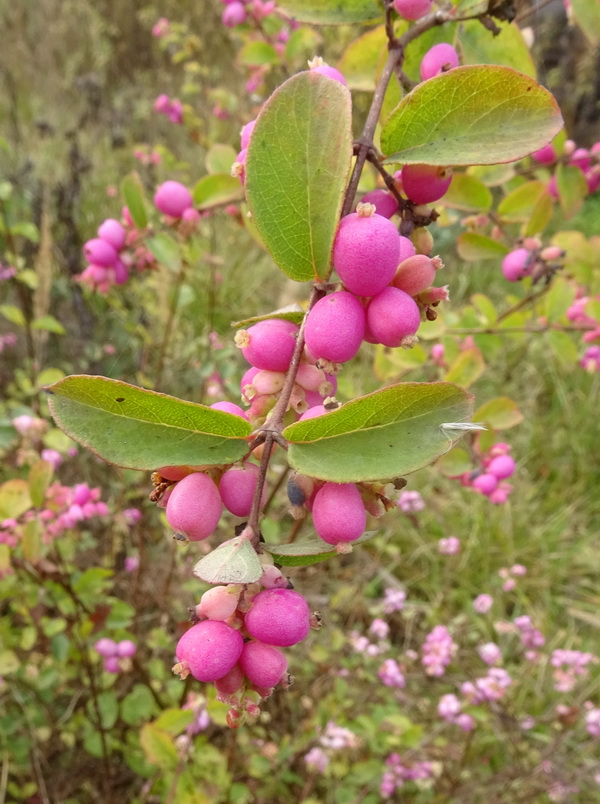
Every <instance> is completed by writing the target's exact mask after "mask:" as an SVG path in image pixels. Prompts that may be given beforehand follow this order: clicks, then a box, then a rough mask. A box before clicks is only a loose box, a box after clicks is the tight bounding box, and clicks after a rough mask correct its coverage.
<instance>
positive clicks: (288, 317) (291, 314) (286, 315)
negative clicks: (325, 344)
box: [231, 310, 305, 328]
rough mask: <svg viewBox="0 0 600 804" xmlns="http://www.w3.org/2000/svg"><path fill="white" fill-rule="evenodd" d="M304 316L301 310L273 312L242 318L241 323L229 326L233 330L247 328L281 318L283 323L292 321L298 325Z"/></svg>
mask: <svg viewBox="0 0 600 804" xmlns="http://www.w3.org/2000/svg"><path fill="white" fill-rule="evenodd" d="M304 315H305V314H304V313H303V312H302V310H275V311H274V312H273V313H266V314H265V315H255V316H252V317H251V318H244V319H243V320H242V321H234V322H233V323H232V324H231V326H232V327H235V328H239V327H249V326H251V325H252V324H258V322H259V321H269V320H270V319H271V318H281V319H283V320H284V321H293V322H294V324H300V323H302V319H303V318H304Z"/></svg>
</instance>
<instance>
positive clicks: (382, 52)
mask: <svg viewBox="0 0 600 804" xmlns="http://www.w3.org/2000/svg"><path fill="white" fill-rule="evenodd" d="M386 56H387V36H386V34H385V27H384V26H383V25H380V26H379V27H377V28H373V30H372V31H367V33H365V34H363V35H362V36H359V37H358V39H354V40H353V41H352V42H350V44H349V45H348V47H347V48H346V50H345V51H344V52H343V54H342V57H341V59H340V60H339V62H338V64H337V69H338V70H339V71H340V72H341V73H342V74H343V76H344V78H345V79H346V81H347V82H348V87H349V88H350V89H358V90H363V91H365V92H374V91H375V84H376V81H377V73H378V72H379V70H378V68H379V67H380V64H381V60H382V58H383V59H384V60H385V58H386Z"/></svg>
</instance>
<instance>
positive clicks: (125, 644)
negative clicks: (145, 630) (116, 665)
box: [117, 639, 137, 659]
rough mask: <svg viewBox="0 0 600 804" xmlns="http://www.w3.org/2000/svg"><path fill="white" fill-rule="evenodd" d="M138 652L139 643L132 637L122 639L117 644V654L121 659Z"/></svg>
mask: <svg viewBox="0 0 600 804" xmlns="http://www.w3.org/2000/svg"><path fill="white" fill-rule="evenodd" d="M136 653H137V645H136V644H135V642H132V641H131V640H130V639H122V640H121V641H120V642H119V643H118V645H117V655H118V656H119V658H120V659H125V658H131V657H132V656H135V654H136Z"/></svg>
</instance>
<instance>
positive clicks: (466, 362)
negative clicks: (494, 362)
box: [444, 347, 485, 388]
mask: <svg viewBox="0 0 600 804" xmlns="http://www.w3.org/2000/svg"><path fill="white" fill-rule="evenodd" d="M484 371H485V361H484V359H483V355H482V354H481V352H480V351H479V349H477V348H476V347H475V348H473V349H463V350H462V351H461V352H460V353H459V355H458V357H457V358H456V360H455V361H454V362H453V363H452V365H451V366H450V367H449V368H448V371H447V373H446V376H445V377H444V380H445V381H446V382H454V383H457V385H462V386H463V387H464V388H468V387H469V386H470V385H473V383H474V382H476V381H477V380H478V379H479V378H480V377H481V375H482V374H483V372H484Z"/></svg>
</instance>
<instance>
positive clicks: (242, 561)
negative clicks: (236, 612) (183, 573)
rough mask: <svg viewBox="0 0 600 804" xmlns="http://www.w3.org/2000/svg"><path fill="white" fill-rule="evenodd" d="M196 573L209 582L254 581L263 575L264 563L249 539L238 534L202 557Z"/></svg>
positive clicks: (195, 569) (195, 570)
mask: <svg viewBox="0 0 600 804" xmlns="http://www.w3.org/2000/svg"><path fill="white" fill-rule="evenodd" d="M194 575H196V577H198V578H200V579H201V580H203V581H206V582H207V583H254V581H258V579H259V578H260V576H261V575H262V565H261V563H260V561H259V560H258V556H257V554H256V550H255V549H254V548H253V547H252V545H251V544H250V542H249V541H248V539H247V538H246V537H245V536H236V537H235V539H230V540H229V541H227V542H223V544H220V545H219V547H217V548H216V550H213V551H212V553H209V554H208V555H207V556H205V557H204V558H202V559H200V561H199V562H198V563H197V564H196V566H195V567H194Z"/></svg>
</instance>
